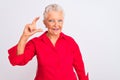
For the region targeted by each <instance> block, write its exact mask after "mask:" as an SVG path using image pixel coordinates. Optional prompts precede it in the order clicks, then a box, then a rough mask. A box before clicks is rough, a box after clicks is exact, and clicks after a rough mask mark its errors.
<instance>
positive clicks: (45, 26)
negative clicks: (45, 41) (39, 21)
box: [43, 20, 47, 28]
mask: <svg viewBox="0 0 120 80" xmlns="http://www.w3.org/2000/svg"><path fill="white" fill-rule="evenodd" d="M43 23H44V25H45V27H46V28H47V25H46V21H45V20H43Z"/></svg>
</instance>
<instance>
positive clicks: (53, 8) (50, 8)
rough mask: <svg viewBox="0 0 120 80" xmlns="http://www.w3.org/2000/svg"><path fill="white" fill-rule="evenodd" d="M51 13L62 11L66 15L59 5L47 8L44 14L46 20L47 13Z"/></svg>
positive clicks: (51, 5)
mask: <svg viewBox="0 0 120 80" xmlns="http://www.w3.org/2000/svg"><path fill="white" fill-rule="evenodd" d="M50 11H62V13H63V15H64V11H63V9H62V7H61V6H60V5H58V4H50V5H48V6H46V7H45V11H44V13H43V16H44V19H45V18H46V17H47V13H48V12H50Z"/></svg>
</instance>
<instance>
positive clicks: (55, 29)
mask: <svg viewBox="0 0 120 80" xmlns="http://www.w3.org/2000/svg"><path fill="white" fill-rule="evenodd" d="M52 30H54V31H58V30H60V29H59V28H53V29H52Z"/></svg>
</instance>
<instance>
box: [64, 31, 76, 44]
mask: <svg viewBox="0 0 120 80" xmlns="http://www.w3.org/2000/svg"><path fill="white" fill-rule="evenodd" d="M62 34H63V37H64V38H65V39H66V40H67V41H70V42H75V40H74V38H73V37H72V36H70V35H67V34H64V33H62Z"/></svg>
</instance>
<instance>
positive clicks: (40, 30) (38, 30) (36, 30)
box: [32, 28, 43, 34]
mask: <svg viewBox="0 0 120 80" xmlns="http://www.w3.org/2000/svg"><path fill="white" fill-rule="evenodd" d="M42 31H43V30H42V29H41V28H39V29H35V30H34V31H33V32H32V34H35V33H37V32H42Z"/></svg>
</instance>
